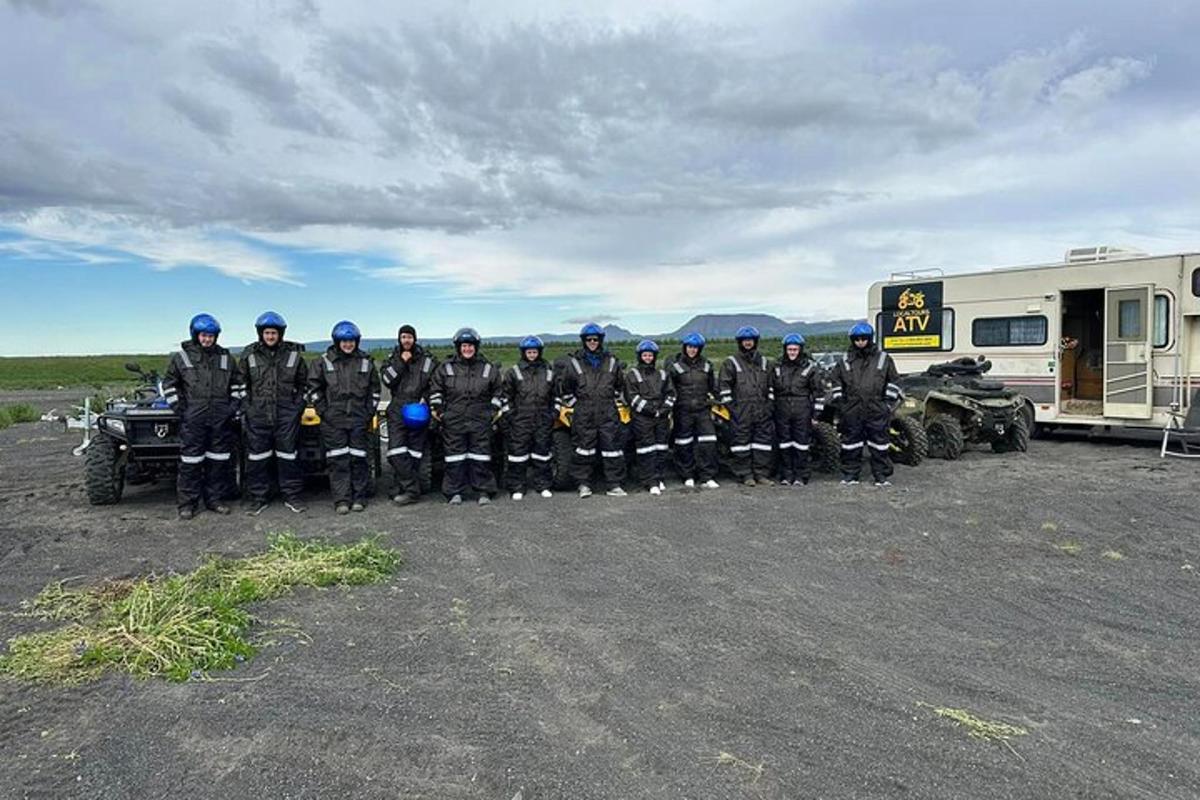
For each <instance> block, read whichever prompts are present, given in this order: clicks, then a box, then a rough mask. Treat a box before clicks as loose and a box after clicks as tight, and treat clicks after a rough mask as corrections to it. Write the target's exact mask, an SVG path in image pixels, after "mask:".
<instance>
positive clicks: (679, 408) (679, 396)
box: [667, 353, 717, 483]
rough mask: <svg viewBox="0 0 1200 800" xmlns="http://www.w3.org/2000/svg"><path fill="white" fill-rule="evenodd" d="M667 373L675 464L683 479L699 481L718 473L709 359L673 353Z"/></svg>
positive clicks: (712, 383) (713, 385) (713, 382)
mask: <svg viewBox="0 0 1200 800" xmlns="http://www.w3.org/2000/svg"><path fill="white" fill-rule="evenodd" d="M667 374H668V375H669V376H670V377H671V387H672V390H673V391H674V393H675V409H674V417H675V427H674V445H675V466H676V468H677V469H678V470H679V476H680V477H681V478H683V479H684V480H685V481H686V480H688V479H692V480H696V481H699V482H701V483H703V482H704V481H708V480H711V479H713V478H715V477H716V476H717V431H716V428H715V426H714V425H713V418H712V394H713V390H714V389H715V388H716V381H715V379H714V375H715V373H714V370H713V366H712V362H711V361H709V360H708V359H707V358H705V357H704V356H703V355H697V356H696V357H695V358H694V359H690V358H688V357H687V355H686V354H685V353H678V354H676V356H675V358H674V359H673V360H672V361H671V364H670V367H669V368H668V371H667Z"/></svg>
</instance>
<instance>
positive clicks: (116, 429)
mask: <svg viewBox="0 0 1200 800" xmlns="http://www.w3.org/2000/svg"><path fill="white" fill-rule="evenodd" d="M104 427H106V428H108V429H109V430H110V431H112V432H113V433H119V434H121V435H122V436H124V435H125V420H121V419H106V420H104Z"/></svg>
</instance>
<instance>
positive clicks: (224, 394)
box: [163, 341, 246, 510]
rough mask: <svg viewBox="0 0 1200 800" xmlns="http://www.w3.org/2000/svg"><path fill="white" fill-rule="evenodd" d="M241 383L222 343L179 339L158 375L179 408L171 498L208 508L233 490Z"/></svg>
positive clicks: (243, 389)
mask: <svg viewBox="0 0 1200 800" xmlns="http://www.w3.org/2000/svg"><path fill="white" fill-rule="evenodd" d="M245 393H246V386H245V384H244V383H243V381H242V376H241V372H240V371H239V370H238V365H237V361H236V360H235V359H234V357H233V356H232V355H230V354H229V351H228V350H227V349H225V348H224V347H221V346H219V345H216V344H214V345H213V346H212V347H201V346H200V345H199V343H197V342H195V341H190V342H181V343H180V346H179V352H177V353H175V354H173V355H172V356H171V361H170V363H169V364H168V365H167V374H166V376H165V377H164V378H163V394H164V396H165V397H166V400H167V403H168V404H170V406H171V407H172V408H174V409H176V410H177V411H178V412H179V416H180V424H179V443H180V450H179V476H178V480H177V482H176V502H177V504H178V506H179V508H181V509H182V508H191V509H193V510H194V509H195V508H196V506H197V505H198V504H199V503H201V502H203V503H204V505H205V506H207V507H209V508H212V507H214V506H216V505H217V504H218V503H220V502H221V501H222V500H229V499H232V498H233V497H234V495H235V494H236V493H237V486H236V484H235V481H234V473H233V458H234V453H235V451H236V449H237V427H236V423H235V421H234V417H235V416H236V414H237V411H238V407H239V404H240V403H241V399H242V398H243V397H244V396H245Z"/></svg>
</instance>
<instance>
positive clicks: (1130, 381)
mask: <svg viewBox="0 0 1200 800" xmlns="http://www.w3.org/2000/svg"><path fill="white" fill-rule="evenodd" d="M1153 309H1154V286H1153V285H1145V286H1124V287H1121V288H1119V289H1105V290H1104V416H1106V417H1126V418H1129V419H1149V418H1150V414H1151V410H1152V405H1153V399H1154V373H1153V370H1152V369H1151V355H1152V353H1153V351H1152V348H1151V336H1152V333H1153V332H1152V331H1151V327H1152V326H1151V324H1150V322H1151V317H1150V315H1151V314H1152V313H1153Z"/></svg>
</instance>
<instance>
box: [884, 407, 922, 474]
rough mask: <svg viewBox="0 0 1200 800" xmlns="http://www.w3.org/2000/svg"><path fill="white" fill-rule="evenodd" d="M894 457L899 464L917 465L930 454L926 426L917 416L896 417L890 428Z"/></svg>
mask: <svg viewBox="0 0 1200 800" xmlns="http://www.w3.org/2000/svg"><path fill="white" fill-rule="evenodd" d="M889 433H890V438H891V447H892V458H893V459H894V460H895V461H896V463H898V464H904V465H906V466H909V467H915V466H917V465H918V464H920V463H921V462H922V461H924V460H925V456H927V455H928V454H929V440H928V439H927V438H926V437H925V428H924V426H922V425H921V421H920V420H919V419H917V418H916V417H895V418H893V419H892V424H891V426H890V428H889Z"/></svg>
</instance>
